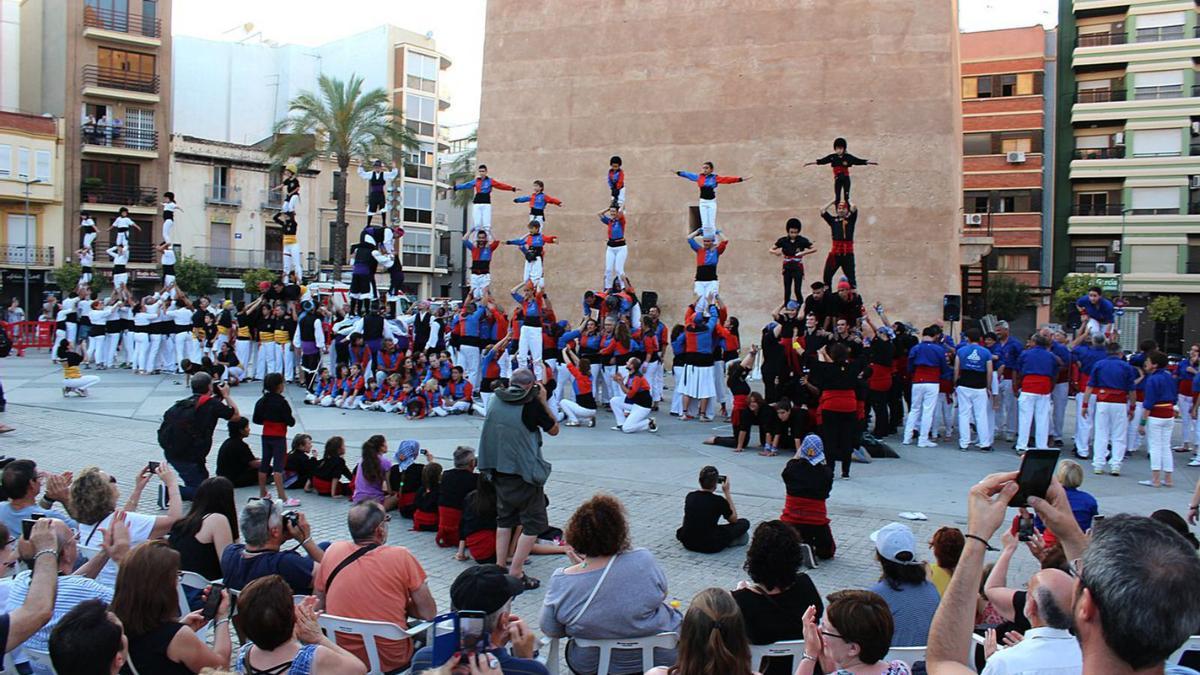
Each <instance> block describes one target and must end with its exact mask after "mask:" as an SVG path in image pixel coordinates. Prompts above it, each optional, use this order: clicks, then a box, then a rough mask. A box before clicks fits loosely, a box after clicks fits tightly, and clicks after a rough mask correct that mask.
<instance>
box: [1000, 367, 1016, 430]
mask: <svg viewBox="0 0 1200 675" xmlns="http://www.w3.org/2000/svg"><path fill="white" fill-rule="evenodd" d="M999 417H1000V426H999V427H997V435H999V432H1000V431H1001V430H1003V431H1004V433H1006V434H1009V435H1013V434H1015V433H1017V394H1016V392H1014V391H1013V381H1012V380H1011V379H1005V378H1001V379H1000V415H999Z"/></svg>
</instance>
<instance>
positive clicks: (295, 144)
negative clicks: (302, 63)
mask: <svg viewBox="0 0 1200 675" xmlns="http://www.w3.org/2000/svg"><path fill="white" fill-rule="evenodd" d="M389 98H390V97H389V96H388V93H387V92H386V91H384V90H383V89H379V88H376V89H372V90H370V91H366V92H364V91H363V80H362V78H361V77H359V76H357V75H351V76H350V79H349V81H346V82H343V81H342V80H340V79H338V78H336V77H331V76H328V75H320V76H319V77H318V79H317V92H316V93H314V92H309V91H302V92H300V94H298V95H297V96H296V97H295V98H293V99H292V100H291V102H290V103H289V104H288V117H287V119H284V120H282V121H280V122H279V124H277V125H276V127H275V137H274V140H273V141H272V142H271V147H270V148H269V150H268V152H269V153H270V154H271V157H272V158H273V159H274V161H275V164H276V165H277V166H281V165H283V164H284V163H286V162H287V161H288V160H289V159H290V158H292V157H295V158H297V160H296V164H297V168H299V169H301V170H303V169H304V168H306V167H308V166H310V165H311V164H312V163H313V162H314V161H315V160H316V159H317V157H318V156H320V155H330V156H332V157H333V158H335V159H336V160H337V165H338V173H337V175H335V176H334V179H333V191H334V195H335V196H336V198H337V227H335V228H334V229H333V235H332V238H331V241H330V242H329V247H330V258H331V260H330V262H332V263H333V264H334V265H335V266H337V268H338V270H339V271H340V270H341V266H342V265H344V264H345V263H346V175H347V171H349V169H350V159H351V158H352V157H354V156H358V157H361V158H362V159H363V161H364V162H365V161H366V160H367V158H369V157H380V156H384V155H386V156H389V157H393V158H394V157H396V156H397V155H401V154H402V153H401V150H402V149H403V148H409V147H416V146H417V141H416V140H415V139H414V138H413V134H412V132H410V131H409V130H408V128H407V127H405V126H404V125H403V124H402V123H401V120H402V118H403V116H402V113H401V111H399V110H397V109H395V108H393V107H392V105H391V103H390V101H389ZM400 163H401V162H396V164H397V165H399V164H400Z"/></svg>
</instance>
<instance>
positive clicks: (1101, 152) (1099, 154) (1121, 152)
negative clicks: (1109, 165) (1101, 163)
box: [1074, 145, 1125, 159]
mask: <svg viewBox="0 0 1200 675" xmlns="http://www.w3.org/2000/svg"><path fill="white" fill-rule="evenodd" d="M1074 158H1075V159H1124V158H1125V148H1124V147H1123V146H1119V145H1118V146H1116V147H1112V148H1080V149H1078V150H1076V151H1075V154H1074Z"/></svg>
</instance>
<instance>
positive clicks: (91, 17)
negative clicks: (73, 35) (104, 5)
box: [83, 7, 162, 38]
mask: <svg viewBox="0 0 1200 675" xmlns="http://www.w3.org/2000/svg"><path fill="white" fill-rule="evenodd" d="M83 25H85V26H87V27H88V28H102V29H104V30H111V31H115V32H117V33H130V34H133V35H142V36H144V37H151V38H157V37H162V19H159V18H157V17H149V16H138V15H136V14H130V13H129V12H119V11H114V10H111V9H100V8H97V7H84V8H83Z"/></svg>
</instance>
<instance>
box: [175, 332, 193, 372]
mask: <svg viewBox="0 0 1200 675" xmlns="http://www.w3.org/2000/svg"><path fill="white" fill-rule="evenodd" d="M172 341H173V342H174V344H175V372H179V362H180V361H182V360H184V359H189V360H190V359H191V358H192V342H194V340H192V334H191V333H190V332H186V331H185V332H182V333H175V335H174V336H173V337H172Z"/></svg>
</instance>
